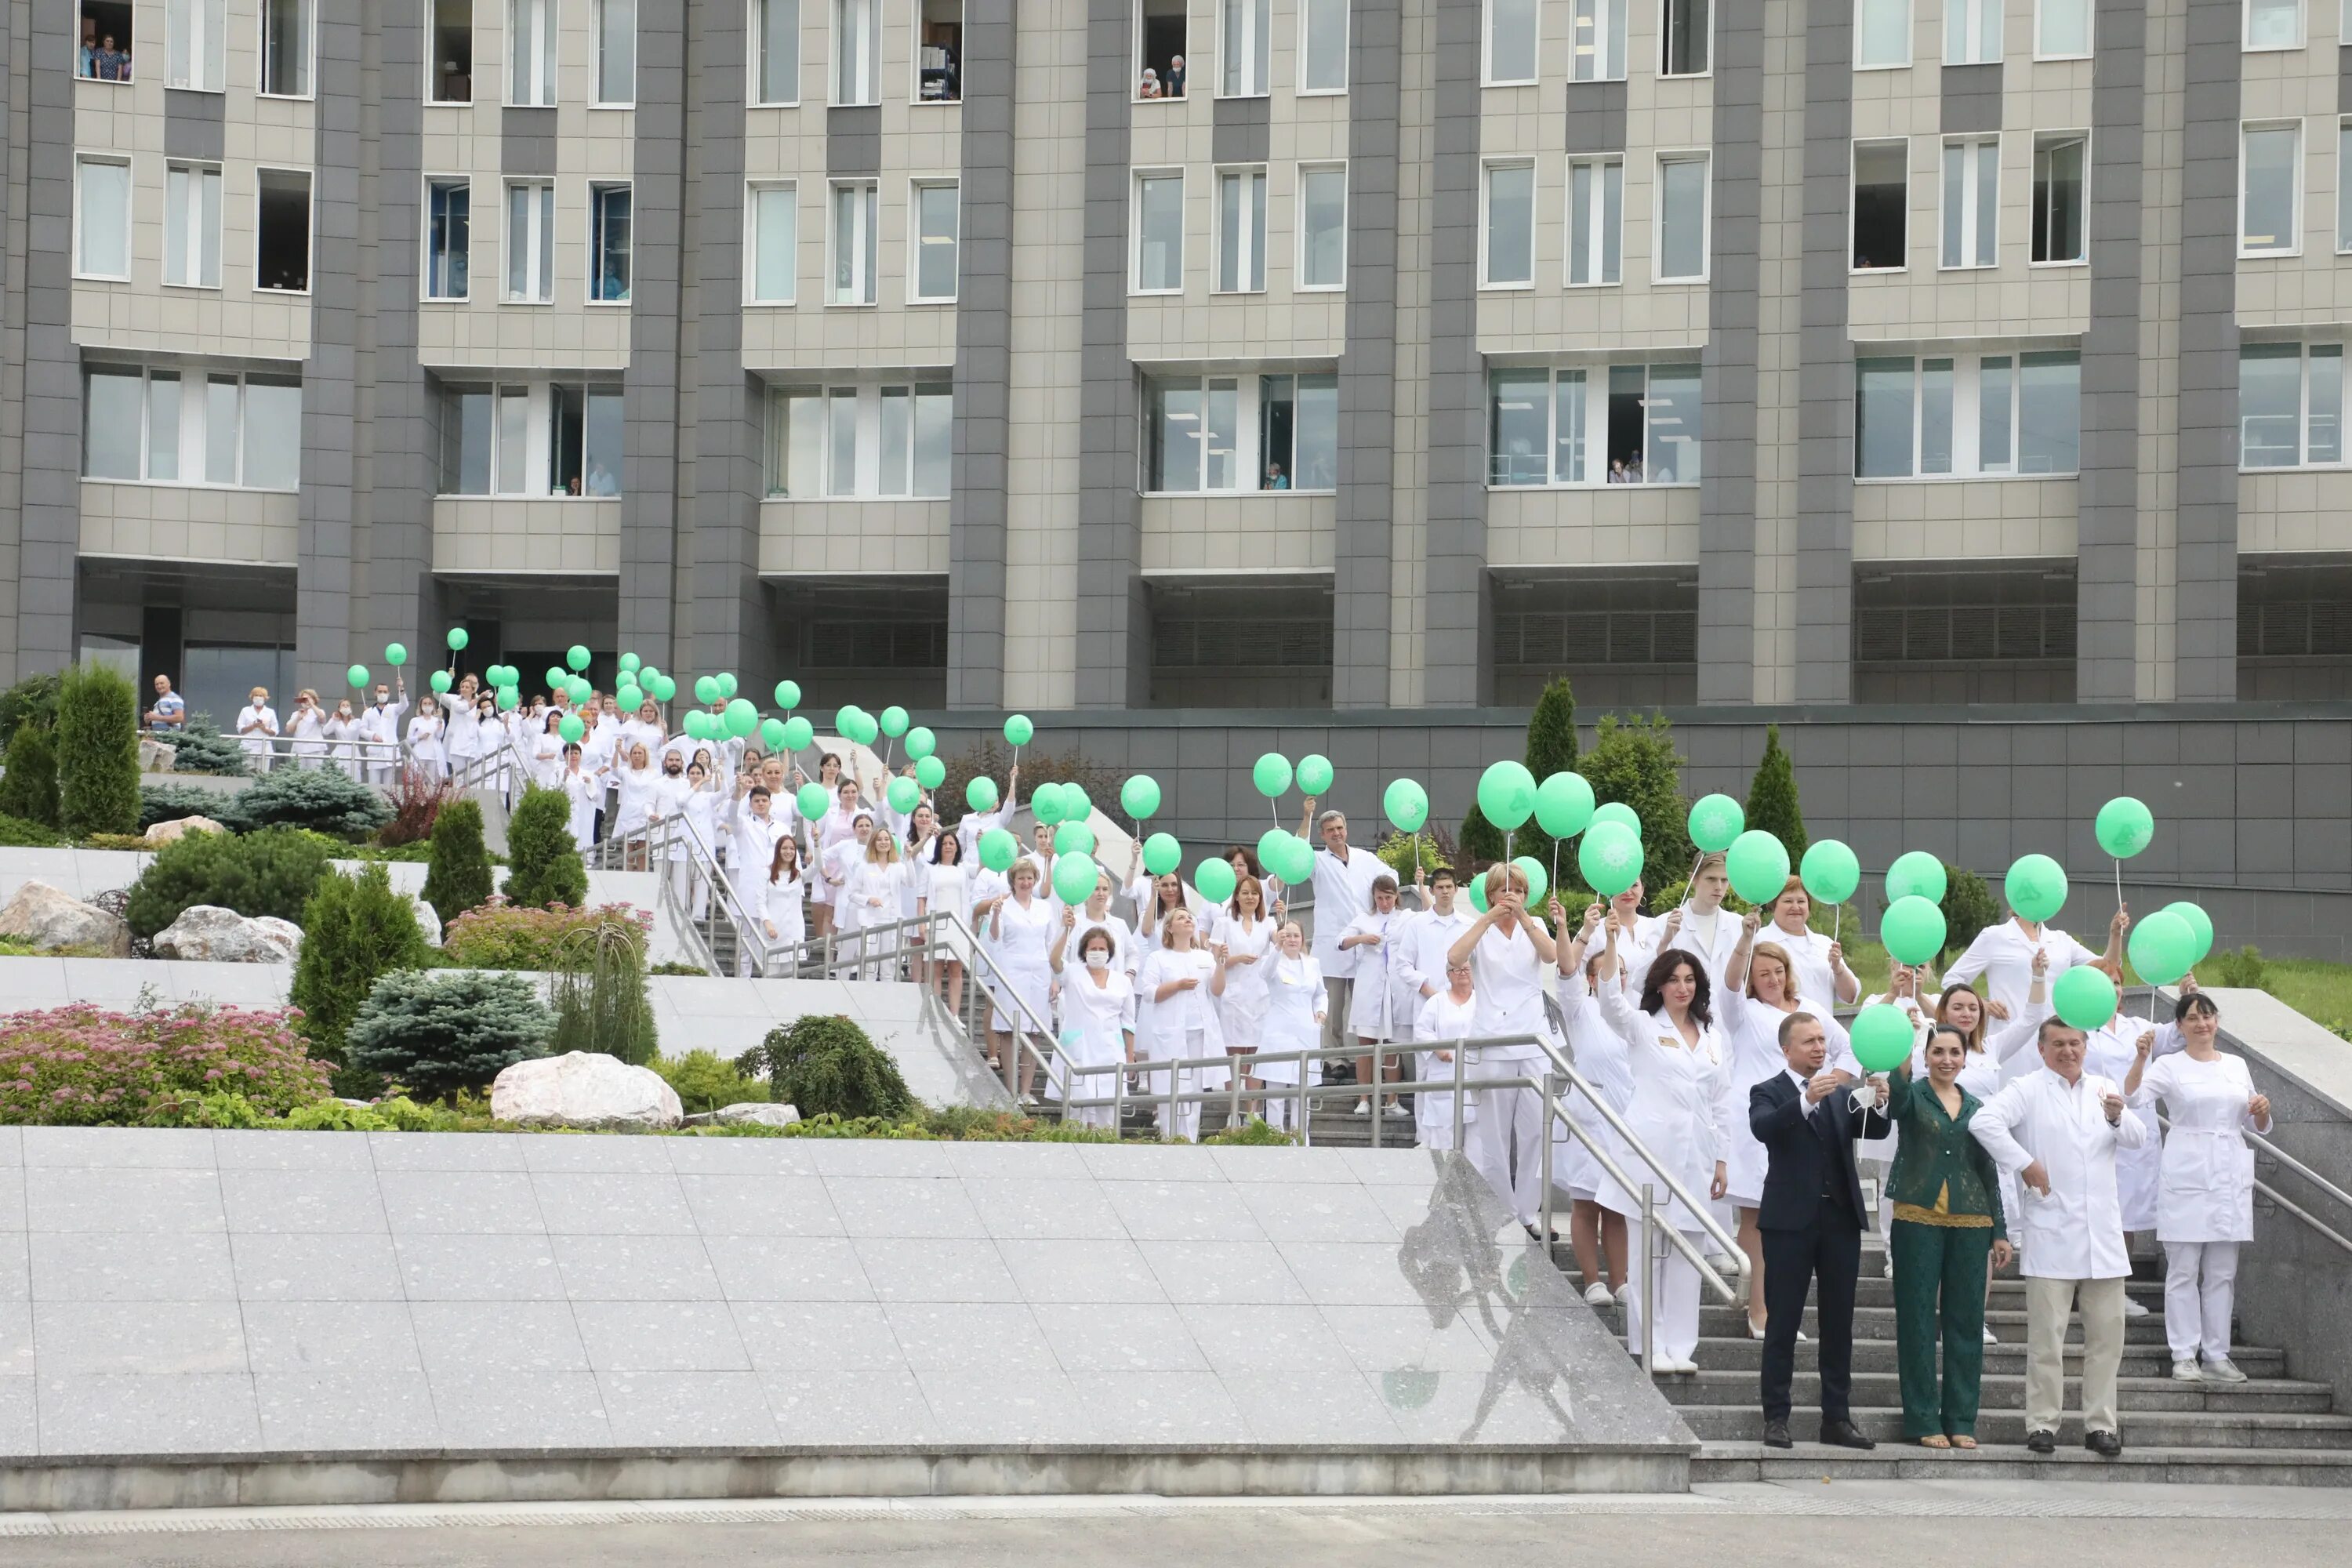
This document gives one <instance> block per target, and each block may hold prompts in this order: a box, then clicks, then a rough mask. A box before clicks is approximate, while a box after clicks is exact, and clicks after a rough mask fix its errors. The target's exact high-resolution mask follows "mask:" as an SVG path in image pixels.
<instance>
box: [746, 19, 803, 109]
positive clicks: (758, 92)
mask: <svg viewBox="0 0 2352 1568" xmlns="http://www.w3.org/2000/svg"><path fill="white" fill-rule="evenodd" d="M751 31H752V35H753V37H752V39H751V101H752V102H754V103H798V102H799V101H800V100H801V0H751Z"/></svg>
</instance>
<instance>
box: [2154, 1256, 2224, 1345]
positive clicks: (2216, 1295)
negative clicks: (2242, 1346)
mask: <svg viewBox="0 0 2352 1568" xmlns="http://www.w3.org/2000/svg"><path fill="white" fill-rule="evenodd" d="M2237 1284H2238V1244H2237V1243H2236V1242H2234V1241H2168V1242H2166V1243H2165V1244H2164V1337H2165V1338H2166V1339H2167V1340H2168V1341H2170V1342H2171V1344H2172V1359H2173V1360H2175V1361H2195V1360H2196V1359H2197V1352H2199V1351H2200V1350H2202V1351H2203V1352H2205V1359H2206V1361H2207V1362H2209V1363H2210V1362H2217V1361H2220V1360H2221V1359H2222V1358H2224V1357H2226V1356H2227V1355H2228V1354H2229V1353H2230V1307H2231V1300H2232V1299H2233V1298H2234V1297H2235V1295H2236V1293H2237Z"/></svg>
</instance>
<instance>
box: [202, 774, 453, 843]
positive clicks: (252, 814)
mask: <svg viewBox="0 0 2352 1568" xmlns="http://www.w3.org/2000/svg"><path fill="white" fill-rule="evenodd" d="M192 793H193V792H192ZM478 809H479V808H477V811H478ZM207 815H209V816H214V817H216V818H218V819H219V820H220V821H221V822H223V823H224V824H226V826H230V827H233V828H235V829H236V830H237V831H238V832H240V833H247V832H251V831H252V830H254V829H256V828H260V827H275V826H287V827H306V828H309V829H310V831H311V832H313V833H323V834H325V835H326V836H327V837H330V838H335V839H339V840H341V841H342V842H344V843H347V844H355V843H357V842H358V841H359V840H361V839H362V838H365V837H367V836H368V835H369V834H371V833H373V832H374V831H375V830H376V829H378V828H380V827H382V826H383V825H384V824H385V823H387V822H389V821H391V820H392V807H391V806H390V805H387V804H386V803H385V801H384V798H383V796H382V795H378V794H377V793H376V792H375V791H374V790H373V789H370V788H369V787H368V786H367V785H365V784H362V783H360V782H359V781H358V780H357V779H354V778H352V777H351V776H350V775H349V774H347V773H343V772H342V771H341V769H339V768H319V769H310V770H306V769H301V768H279V769H278V770H276V771H275V772H273V773H268V775H266V776H265V777H263V778H261V779H258V780H257V781H256V782H254V783H252V784H247V786H246V787H245V788H244V789H243V790H242V791H240V792H239V793H237V794H236V795H228V796H226V797H225V798H223V799H221V800H220V801H219V803H218V809H216V810H215V811H213V812H211V813H208V814H207Z"/></svg>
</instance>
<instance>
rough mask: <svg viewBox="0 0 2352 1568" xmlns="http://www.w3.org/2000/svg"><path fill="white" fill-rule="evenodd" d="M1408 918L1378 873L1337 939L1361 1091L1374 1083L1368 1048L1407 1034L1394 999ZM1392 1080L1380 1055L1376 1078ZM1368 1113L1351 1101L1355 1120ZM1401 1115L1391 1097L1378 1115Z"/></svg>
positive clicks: (1390, 1063) (1363, 1102)
mask: <svg viewBox="0 0 2352 1568" xmlns="http://www.w3.org/2000/svg"><path fill="white" fill-rule="evenodd" d="M1411 918H1412V917H1411V916H1409V915H1407V914H1405V913H1404V912H1403V911H1402V910H1399V909H1398V908H1397V884H1396V879H1395V878H1394V877H1391V876H1390V875H1389V874H1388V873H1387V872H1385V871H1383V872H1381V874H1380V875H1379V876H1377V877H1375V878H1373V879H1372V896H1371V900H1370V908H1369V909H1367V910H1363V911H1362V912H1361V913H1360V914H1358V915H1357V916H1356V917H1355V919H1354V920H1352V921H1349V924H1348V929H1347V930H1346V931H1345V932H1344V933H1342V934H1341V936H1340V938H1339V949H1340V951H1341V952H1343V953H1345V954H1346V955H1347V956H1348V958H1349V961H1350V962H1351V963H1353V964H1354V965H1355V971H1354V976H1353V984H1351V985H1350V986H1349V1000H1348V1030H1349V1033H1350V1034H1352V1035H1354V1036H1355V1037H1356V1043H1357V1044H1358V1045H1359V1046H1361V1047H1365V1049H1366V1054H1365V1055H1363V1056H1360V1057H1358V1058H1356V1081H1357V1082H1358V1083H1359V1084H1361V1085H1364V1086H1366V1087H1370V1085H1371V1083H1372V1082H1373V1081H1374V1079H1373V1067H1372V1055H1371V1052H1372V1049H1373V1047H1377V1046H1383V1045H1386V1044H1388V1043H1389V1042H1391V1041H1392V1040H1395V1039H1398V1038H1400V1037H1402V1036H1404V1035H1405V1034H1407V1033H1409V1032H1410V1027H1409V1026H1410V1025H1411V1023H1412V1015H1410V1014H1402V1016H1401V1007H1402V1004H1401V1003H1400V1002H1399V1000H1398V982H1399V979H1400V976H1399V974H1398V973H1397V971H1398V967H1399V966H1398V962H1397V954H1398V944H1397V938H1398V936H1399V934H1400V933H1401V931H1402V929H1403V927H1404V925H1405V922H1406V921H1409V920H1410V919H1411ZM1396 1075H1397V1059H1396V1058H1394V1057H1392V1056H1386V1055H1383V1056H1381V1058H1380V1068H1379V1077H1380V1079H1381V1081H1389V1080H1392V1079H1395V1077H1396ZM1371 1110H1372V1105H1371V1101H1370V1099H1369V1098H1366V1099H1359V1100H1357V1101H1356V1114H1357V1115H1359V1116H1366V1115H1370V1113H1371ZM1404 1113H1405V1110H1404V1107H1403V1105H1402V1104H1401V1103H1400V1102H1399V1101H1398V1100H1397V1098H1396V1096H1395V1095H1393V1094H1391V1095H1390V1096H1389V1097H1388V1100H1387V1103H1386V1104H1385V1105H1383V1106H1382V1107H1381V1115H1383V1116H1402V1115H1403V1114H1404Z"/></svg>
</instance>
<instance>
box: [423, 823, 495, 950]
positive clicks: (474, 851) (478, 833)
mask: <svg viewBox="0 0 2352 1568" xmlns="http://www.w3.org/2000/svg"><path fill="white" fill-rule="evenodd" d="M491 888H492V882H491V871H490V852H489V848H488V846H486V845H485V844H484V843H483V842H482V808H481V807H480V806H478V805H475V804H474V803H473V802H472V801H470V800H453V801H451V802H450V803H449V804H448V805H445V806H443V807H442V808H441V811H440V815H439V816H436V817H435V818H434V819H433V858H432V860H431V861H430V862H429V864H428V865H427V868H426V869H425V902H426V903H428V904H431V905H432V906H433V912H434V913H435V914H436V915H439V916H440V917H441V929H442V930H443V931H447V930H448V929H449V927H450V925H451V924H452V923H454V922H455V921H457V917H458V916H459V915H462V914H464V913H465V912H466V911H467V910H472V909H479V908H480V907H481V906H482V905H484V904H486V903H488V902H489V900H490V892H491Z"/></svg>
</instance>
